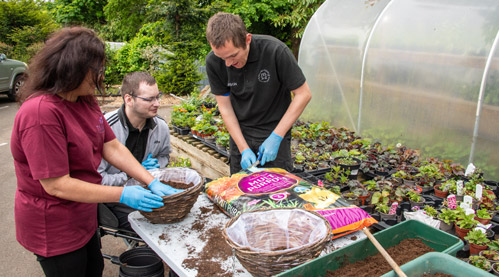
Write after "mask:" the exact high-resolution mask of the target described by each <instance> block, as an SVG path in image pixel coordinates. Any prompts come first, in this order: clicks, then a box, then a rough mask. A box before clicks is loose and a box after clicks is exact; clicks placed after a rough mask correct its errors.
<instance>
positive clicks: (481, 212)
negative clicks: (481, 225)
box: [476, 209, 492, 219]
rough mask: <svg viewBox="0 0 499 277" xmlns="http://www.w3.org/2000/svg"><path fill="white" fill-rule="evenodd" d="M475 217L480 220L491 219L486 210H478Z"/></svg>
mask: <svg viewBox="0 0 499 277" xmlns="http://www.w3.org/2000/svg"><path fill="white" fill-rule="evenodd" d="M476 216H477V217H478V218H482V219H491V218H492V216H491V215H490V213H489V212H488V211H487V209H480V210H478V211H476Z"/></svg>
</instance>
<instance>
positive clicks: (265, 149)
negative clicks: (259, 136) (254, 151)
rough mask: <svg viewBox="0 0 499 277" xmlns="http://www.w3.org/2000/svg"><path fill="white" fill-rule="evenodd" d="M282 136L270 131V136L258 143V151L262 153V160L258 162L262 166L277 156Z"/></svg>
mask: <svg viewBox="0 0 499 277" xmlns="http://www.w3.org/2000/svg"><path fill="white" fill-rule="evenodd" d="M281 141H282V137H281V136H279V135H278V134H276V133H274V132H272V134H270V136H269V137H268V138H267V139H266V140H265V141H264V142H263V143H262V145H260V147H259V148H258V152H260V153H262V161H261V162H260V164H261V165H262V166H263V165H265V163H266V162H271V161H273V160H275V158H276V157H277V152H278V151H279V145H281Z"/></svg>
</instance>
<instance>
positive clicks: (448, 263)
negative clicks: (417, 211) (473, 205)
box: [382, 252, 494, 277]
mask: <svg viewBox="0 0 499 277" xmlns="http://www.w3.org/2000/svg"><path fill="white" fill-rule="evenodd" d="M400 268H401V269H402V271H403V272H404V273H405V274H407V276H408V277H413V276H414V277H415V276H423V275H434V274H437V273H441V274H449V275H453V276H494V275H493V274H490V273H488V272H487V271H484V270H481V269H479V268H477V267H474V266H472V265H470V264H468V263H466V262H463V261H461V260H460V259H458V258H456V257H453V256H451V255H448V254H444V253H440V252H430V253H426V254H424V255H423V256H420V257H418V258H416V259H414V260H412V261H410V262H408V263H406V264H404V265H403V266H401V267H400ZM396 276H398V275H397V274H396V273H395V272H394V271H393V270H392V271H390V272H388V273H386V274H384V275H382V277H396Z"/></svg>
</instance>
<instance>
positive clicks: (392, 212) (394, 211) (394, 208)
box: [388, 202, 399, 214]
mask: <svg viewBox="0 0 499 277" xmlns="http://www.w3.org/2000/svg"><path fill="white" fill-rule="evenodd" d="M398 206H399V202H393V204H392V206H391V207H390V211H389V212H388V214H395V213H396V212H397V207H398Z"/></svg>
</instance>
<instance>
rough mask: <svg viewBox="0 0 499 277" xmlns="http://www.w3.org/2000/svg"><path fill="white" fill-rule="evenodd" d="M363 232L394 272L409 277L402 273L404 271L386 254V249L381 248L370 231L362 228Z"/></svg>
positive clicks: (401, 276)
mask: <svg viewBox="0 0 499 277" xmlns="http://www.w3.org/2000/svg"><path fill="white" fill-rule="evenodd" d="M362 232H364V234H366V236H367V237H368V238H369V240H370V241H371V242H372V243H373V244H374V246H375V247H376V249H378V251H379V253H381V255H382V256H383V258H385V260H386V261H387V262H388V263H389V264H390V266H391V267H392V268H393V270H395V272H396V273H397V275H398V276H400V277H407V275H405V273H404V272H403V271H402V269H400V267H399V266H398V265H397V263H396V262H395V261H394V260H393V259H392V257H390V255H389V254H388V252H386V250H385V248H383V246H381V244H379V242H378V240H376V238H375V237H374V236H373V234H371V232H369V230H368V229H367V228H362Z"/></svg>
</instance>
